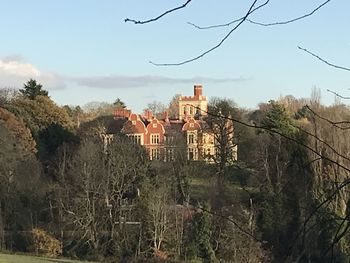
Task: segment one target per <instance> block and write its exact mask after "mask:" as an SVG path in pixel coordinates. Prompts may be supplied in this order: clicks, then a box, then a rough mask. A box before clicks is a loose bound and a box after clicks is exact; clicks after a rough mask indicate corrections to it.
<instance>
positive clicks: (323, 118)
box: [305, 90, 350, 130]
mask: <svg viewBox="0 0 350 263" xmlns="http://www.w3.org/2000/svg"><path fill="white" fill-rule="evenodd" d="M327 91H329V92H332V91H330V90H327ZM349 99H350V98H349ZM305 107H306V108H307V109H308V110H309V111H310V112H311V113H312V114H313V115H315V116H316V117H318V118H319V119H321V120H324V121H326V122H328V123H329V124H331V125H333V126H335V127H337V128H339V129H341V130H348V129H350V126H346V127H343V126H340V125H339V124H350V121H332V120H330V119H327V118H325V117H323V116H321V115H319V114H318V113H316V112H315V111H313V110H312V109H311V108H310V107H309V106H308V105H306V106H305Z"/></svg>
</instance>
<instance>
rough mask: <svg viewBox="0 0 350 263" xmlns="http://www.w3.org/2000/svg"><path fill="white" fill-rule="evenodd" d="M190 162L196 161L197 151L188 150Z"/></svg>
mask: <svg viewBox="0 0 350 263" xmlns="http://www.w3.org/2000/svg"><path fill="white" fill-rule="evenodd" d="M188 160H195V150H194V149H193V148H189V149H188Z"/></svg>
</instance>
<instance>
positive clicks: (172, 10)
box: [124, 0, 192, 25]
mask: <svg viewBox="0 0 350 263" xmlns="http://www.w3.org/2000/svg"><path fill="white" fill-rule="evenodd" d="M191 1H192V0H187V1H186V3H184V4H183V5H181V6H178V7H175V8H173V9H170V10H167V11H165V12H164V13H162V14H160V15H159V16H157V17H155V18H152V19H149V20H145V21H139V20H134V19H129V18H126V19H125V20H124V22H132V23H134V24H136V25H141V24H147V23H151V22H154V21H157V20H158V19H160V18H162V17H163V16H165V15H167V14H169V13H172V12H174V11H177V10H179V9H182V8H185V7H186V6H187V5H188V4H189V3H190V2H191Z"/></svg>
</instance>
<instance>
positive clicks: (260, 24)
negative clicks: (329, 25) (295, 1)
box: [187, 0, 331, 29]
mask: <svg viewBox="0 0 350 263" xmlns="http://www.w3.org/2000/svg"><path fill="white" fill-rule="evenodd" d="M330 1H331V0H327V1H325V2H323V3H322V4H320V5H319V6H317V7H316V8H315V9H313V10H312V11H311V12H309V13H307V14H305V15H302V16H299V17H296V18H292V19H289V20H286V21H279V22H273V23H261V22H256V21H253V20H251V19H246V20H247V21H248V22H250V23H252V24H255V25H259V26H277V25H285V24H289V23H293V22H295V21H298V20H302V19H304V18H307V17H309V16H311V15H313V14H314V13H316V12H317V11H318V10H319V9H321V8H322V7H323V6H325V5H326V4H328V3H329V2H330ZM260 7H261V6H258V7H256V8H255V9H259V8H260ZM255 9H253V10H252V11H253V12H254V11H255ZM242 19H243V17H241V18H238V19H235V20H232V21H230V22H228V23H225V24H217V25H211V26H198V25H196V24H194V23H191V22H187V24H189V25H191V26H193V27H195V28H197V29H212V28H218V27H227V26H230V25H232V24H234V23H237V22H239V21H241V20H242Z"/></svg>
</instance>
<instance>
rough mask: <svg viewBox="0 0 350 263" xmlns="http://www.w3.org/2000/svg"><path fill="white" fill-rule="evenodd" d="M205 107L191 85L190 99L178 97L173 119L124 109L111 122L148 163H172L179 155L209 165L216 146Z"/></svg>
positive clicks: (199, 92)
mask: <svg viewBox="0 0 350 263" xmlns="http://www.w3.org/2000/svg"><path fill="white" fill-rule="evenodd" d="M207 107H208V102H207V98H206V97H205V96H203V87H202V86H201V85H195V86H194V95H193V96H180V97H179V106H178V118H176V119H169V117H168V114H167V113H166V112H165V113H164V116H163V118H162V119H157V118H155V117H154V116H153V115H152V113H151V112H149V111H146V112H145V113H144V114H143V115H138V114H135V113H132V112H131V111H130V110H126V109H117V110H116V111H115V117H114V119H115V120H117V121H119V122H122V123H123V124H122V128H121V132H122V133H124V134H126V135H127V136H128V137H129V138H130V139H131V140H132V141H133V142H134V143H136V144H140V145H142V146H144V147H145V148H146V150H147V152H148V153H149V157H150V159H151V160H158V161H172V160H174V159H175V158H177V157H176V156H178V155H179V154H181V155H185V156H183V157H185V158H187V159H188V160H193V161H196V160H203V161H207V162H210V161H211V160H212V157H213V156H215V154H216V151H217V147H216V146H217V145H216V140H215V133H214V131H213V129H211V128H210V127H209V125H208V123H207V122H206V116H207ZM232 136H233V135H232ZM234 158H235V159H236V158H237V156H234Z"/></svg>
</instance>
